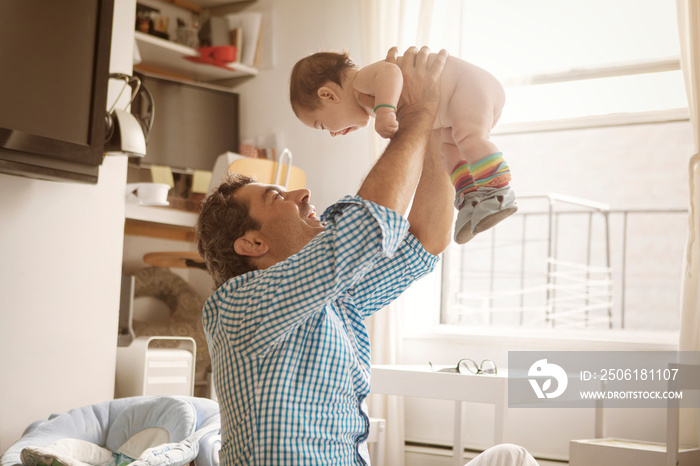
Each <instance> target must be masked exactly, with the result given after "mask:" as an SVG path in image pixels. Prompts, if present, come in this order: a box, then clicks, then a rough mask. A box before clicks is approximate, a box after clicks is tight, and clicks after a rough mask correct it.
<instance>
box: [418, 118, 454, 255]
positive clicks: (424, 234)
mask: <svg viewBox="0 0 700 466" xmlns="http://www.w3.org/2000/svg"><path fill="white" fill-rule="evenodd" d="M440 131H441V130H440V129H436V130H433V132H432V133H433V134H432V137H431V138H430V143H429V144H428V149H427V152H426V155H425V161H424V163H423V172H422V174H421V177H420V181H419V182H418V188H417V189H416V194H415V196H414V197H413V204H412V205H411V211H410V212H409V214H408V222H409V223H410V224H411V227H410V228H409V230H408V231H410V232H411V233H412V234H413V236H415V237H416V238H418V241H420V243H421V244H422V245H423V247H424V248H425V250H426V251H428V252H429V253H431V254H434V255H438V254H440V253H441V252H442V251H444V250H445V248H447V246H449V244H450V242H451V241H452V222H453V220H454V210H455V209H454V206H453V201H454V197H455V189H454V187H453V186H452V183H450V177H449V176H448V175H447V172H446V171H445V168H444V166H443V164H442V155H441V154H440V150H441V149H442V150H455V151H459V149H458V148H457V146H455V145H454V144H442V143H441V138H440Z"/></svg>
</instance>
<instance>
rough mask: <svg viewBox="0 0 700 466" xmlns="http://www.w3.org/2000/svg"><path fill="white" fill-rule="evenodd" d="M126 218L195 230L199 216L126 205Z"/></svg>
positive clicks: (165, 208) (166, 208)
mask: <svg viewBox="0 0 700 466" xmlns="http://www.w3.org/2000/svg"><path fill="white" fill-rule="evenodd" d="M126 218H127V219H132V220H141V221H144V222H151V223H161V224H163V225H173V226H178V227H186V228H193V227H194V225H195V223H197V214H195V213H194V212H185V211H183V210H176V209H171V208H169V207H149V206H142V205H138V204H131V203H127V204H126Z"/></svg>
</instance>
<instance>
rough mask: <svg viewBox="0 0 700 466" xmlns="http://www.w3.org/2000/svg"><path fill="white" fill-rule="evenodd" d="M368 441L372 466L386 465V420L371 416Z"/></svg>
mask: <svg viewBox="0 0 700 466" xmlns="http://www.w3.org/2000/svg"><path fill="white" fill-rule="evenodd" d="M367 443H368V448H369V458H370V460H371V461H372V466H384V446H385V443H386V421H385V420H384V419H378V418H372V417H371V418H369V436H368V437H367Z"/></svg>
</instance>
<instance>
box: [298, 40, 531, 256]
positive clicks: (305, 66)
mask: <svg viewBox="0 0 700 466" xmlns="http://www.w3.org/2000/svg"><path fill="white" fill-rule="evenodd" d="M401 60H402V57H398V59H397V61H398V63H399V64H400V63H401ZM440 79H441V81H440V93H441V96H440V105H439V108H438V115H437V118H436V120H435V126H434V128H435V129H441V133H442V134H441V137H442V145H441V152H442V154H441V155H442V160H443V165H444V166H445V170H447V172H448V174H449V175H450V180H451V181H452V184H453V185H454V186H455V193H456V194H455V207H456V208H457V209H458V210H459V213H458V215H457V221H456V224H455V234H454V238H455V241H456V242H457V243H459V244H464V243H466V242H467V241H469V240H471V239H472V238H473V237H474V235H475V234H477V233H479V232H482V231H484V230H486V229H488V228H491V227H492V226H494V225H495V224H497V223H498V222H500V221H501V220H503V219H504V218H506V217H508V216H509V215H511V214H513V213H514V212H515V211H516V210H517V209H518V208H517V205H516V202H515V195H514V193H513V191H512V190H511V188H510V184H509V183H510V179H511V177H510V170H509V168H508V165H507V164H506V162H505V161H504V160H503V154H502V153H501V152H499V151H498V148H497V147H496V146H495V145H494V144H493V143H492V142H491V141H490V140H489V135H490V132H491V129H492V128H493V126H494V125H495V124H496V122H497V121H498V118H499V117H500V116H501V109H502V108H503V104H504V103H505V93H504V91H503V87H502V86H501V84H500V83H499V82H498V80H497V79H496V78H494V77H493V76H492V75H491V74H489V73H488V72H487V71H485V70H483V69H481V68H479V67H477V66H475V65H472V64H471V63H468V62H466V61H464V60H460V59H458V58H455V57H448V59H447V63H446V64H445V68H444V70H443V72H442V75H441V78H440ZM402 86H403V76H402V75H401V69H400V68H399V66H397V65H396V64H394V63H390V62H388V61H381V62H377V63H373V64H371V65H368V66H365V67H363V68H359V67H358V66H356V65H355V64H354V63H353V62H352V60H350V57H349V55H348V54H347V53H335V52H319V53H315V54H313V55H310V56H308V57H306V58H303V59H301V60H299V61H298V62H297V64H296V65H295V66H294V68H293V70H292V75H291V82H290V100H291V103H292V109H293V110H294V113H295V114H296V116H297V117H298V118H299V119H300V120H301V121H302V122H303V123H304V124H305V125H307V126H310V127H312V128H316V129H321V130H328V131H329V132H330V133H331V136H339V135H345V134H348V133H350V132H352V131H355V130H356V129H359V128H362V127H364V126H367V124H368V122H369V118H370V117H372V116H373V117H374V118H375V124H374V126H375V130H376V131H377V133H379V135H380V136H382V137H383V138H391V137H392V136H393V135H394V133H396V131H397V130H398V128H399V124H398V122H397V120H396V106H397V104H398V102H399V97H400V96H401V89H402ZM457 149H458V150H457Z"/></svg>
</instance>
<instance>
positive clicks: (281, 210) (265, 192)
mask: <svg viewBox="0 0 700 466" xmlns="http://www.w3.org/2000/svg"><path fill="white" fill-rule="evenodd" d="M234 196H235V197H237V198H239V199H241V200H244V201H245V202H247V204H248V205H249V206H250V215H251V217H253V218H254V219H255V220H257V221H258V222H259V223H260V225H261V228H260V233H261V234H262V236H263V240H264V241H265V242H266V244H267V246H268V247H269V249H270V252H271V253H272V257H274V258H275V259H277V261H278V262H279V261H282V260H284V259H286V258H287V257H289V256H291V255H294V254H296V253H298V252H299V251H301V249H302V248H303V247H304V246H306V245H307V244H308V243H309V241H311V240H312V239H313V238H314V237H315V236H316V235H317V234H319V233H320V232H322V231H323V230H324V227H323V224H322V223H321V220H320V219H319V218H318V217H317V216H316V209H315V208H314V206H312V205H311V204H309V198H310V193H309V190H308V189H298V190H296V191H289V192H287V191H284V189H282V188H281V187H279V186H275V185H267V184H261V183H251V184H247V185H245V186H243V187H241V188H240V189H239V190H238V191H237V192H236V194H234Z"/></svg>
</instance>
